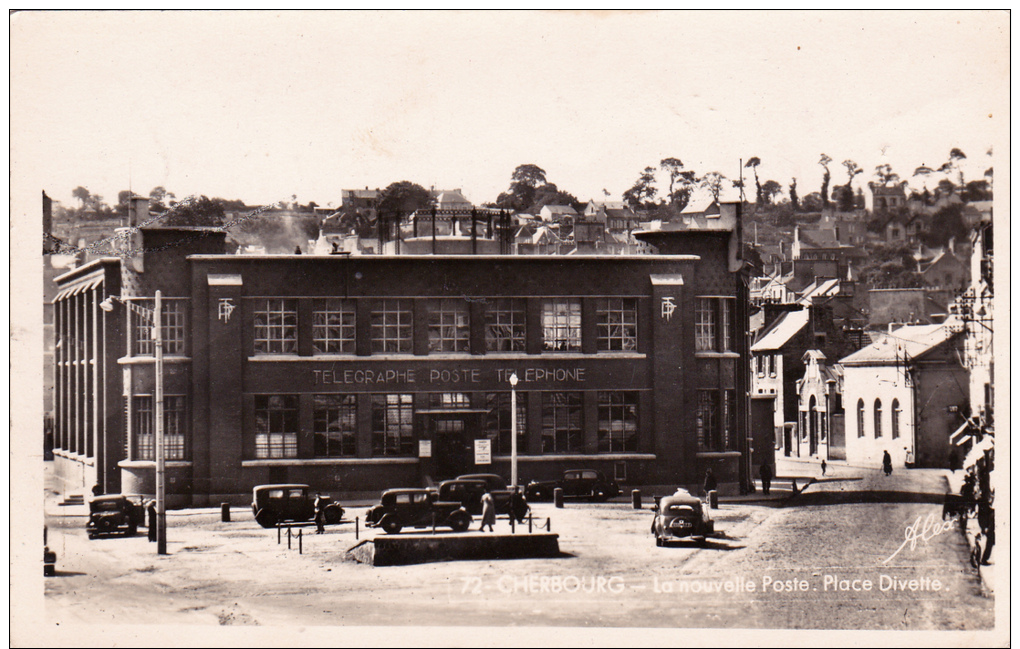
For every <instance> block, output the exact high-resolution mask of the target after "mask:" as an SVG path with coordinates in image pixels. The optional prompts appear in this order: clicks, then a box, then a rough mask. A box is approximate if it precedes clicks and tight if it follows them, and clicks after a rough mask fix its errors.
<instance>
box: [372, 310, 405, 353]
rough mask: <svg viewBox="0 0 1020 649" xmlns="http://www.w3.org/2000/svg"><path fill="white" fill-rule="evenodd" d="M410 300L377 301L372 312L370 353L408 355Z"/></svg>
mask: <svg viewBox="0 0 1020 649" xmlns="http://www.w3.org/2000/svg"><path fill="white" fill-rule="evenodd" d="M411 336H412V328H411V300H379V301H377V302H376V304H375V309H374V310H373V311H372V352H373V353H376V354H410V353H411V349H412V347H411V343H412V338H411Z"/></svg>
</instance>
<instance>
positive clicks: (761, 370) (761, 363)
mask: <svg viewBox="0 0 1020 649" xmlns="http://www.w3.org/2000/svg"><path fill="white" fill-rule="evenodd" d="M751 362H752V363H754V364H755V365H757V366H758V378H765V365H766V362H765V357H764V356H755V357H754V358H753V359H752V361H751Z"/></svg>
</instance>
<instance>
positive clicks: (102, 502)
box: [85, 494, 148, 539]
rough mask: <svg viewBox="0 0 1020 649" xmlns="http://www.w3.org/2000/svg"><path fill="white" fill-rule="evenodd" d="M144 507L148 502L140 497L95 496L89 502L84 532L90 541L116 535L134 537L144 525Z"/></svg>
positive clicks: (122, 495) (121, 495)
mask: <svg viewBox="0 0 1020 649" xmlns="http://www.w3.org/2000/svg"><path fill="white" fill-rule="evenodd" d="M146 505H148V501H146V500H145V498H143V497H142V496H134V495H124V494H110V495H107V496H96V497H94V498H93V499H92V500H90V501H89V522H88V523H87V524H86V526H85V531H86V533H87V534H88V536H89V538H90V539H94V538H96V537H97V536H103V535H106V534H117V533H123V534H124V535H125V536H134V535H135V532H137V531H138V528H139V527H140V526H144V525H145V507H146Z"/></svg>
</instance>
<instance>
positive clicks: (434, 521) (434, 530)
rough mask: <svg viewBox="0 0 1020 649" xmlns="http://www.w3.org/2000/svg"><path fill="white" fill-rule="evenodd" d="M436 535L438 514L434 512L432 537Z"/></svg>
mask: <svg viewBox="0 0 1020 649" xmlns="http://www.w3.org/2000/svg"><path fill="white" fill-rule="evenodd" d="M435 534H436V513H435V512H432V535H433V536H435Z"/></svg>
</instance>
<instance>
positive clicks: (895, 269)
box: [858, 244, 924, 288]
mask: <svg viewBox="0 0 1020 649" xmlns="http://www.w3.org/2000/svg"><path fill="white" fill-rule="evenodd" d="M913 253H914V251H913V249H912V248H911V247H910V246H909V245H907V244H897V245H884V244H878V245H874V246H870V247H869V248H868V254H867V256H866V257H864V259H863V260H862V262H861V263H862V265H861V266H860V267H858V271H859V272H860V278H861V281H862V282H864V284H866V285H867V286H869V287H872V288H874V287H884V288H918V287H921V286H924V278H923V277H922V276H921V273H919V272H918V268H917V260H915V259H914V254H913Z"/></svg>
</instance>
